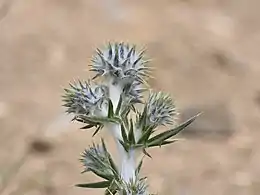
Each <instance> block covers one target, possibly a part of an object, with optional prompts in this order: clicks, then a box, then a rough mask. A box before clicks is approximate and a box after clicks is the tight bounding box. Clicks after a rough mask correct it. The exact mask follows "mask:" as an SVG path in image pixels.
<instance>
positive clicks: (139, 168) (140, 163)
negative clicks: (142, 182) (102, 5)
mask: <svg viewBox="0 0 260 195" xmlns="http://www.w3.org/2000/svg"><path fill="white" fill-rule="evenodd" d="M142 165H143V159H142V160H141V161H140V162H139V164H138V166H137V168H136V170H135V173H136V175H138V174H139V173H140V170H141V168H142Z"/></svg>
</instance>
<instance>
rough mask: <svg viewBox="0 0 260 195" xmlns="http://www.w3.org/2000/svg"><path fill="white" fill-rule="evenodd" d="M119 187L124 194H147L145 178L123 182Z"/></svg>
mask: <svg viewBox="0 0 260 195" xmlns="http://www.w3.org/2000/svg"><path fill="white" fill-rule="evenodd" d="M121 187H122V191H123V194H124V195H149V193H148V191H147V188H148V185H147V183H146V179H145V178H141V179H138V180H136V181H130V182H128V183H125V182H124V183H123V185H122V186H121Z"/></svg>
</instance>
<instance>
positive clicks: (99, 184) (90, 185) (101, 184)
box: [75, 181, 111, 188]
mask: <svg viewBox="0 0 260 195" xmlns="http://www.w3.org/2000/svg"><path fill="white" fill-rule="evenodd" d="M110 183H111V182H110V181H100V182H96V183H84V184H76V185H75V186H76V187H80V188H107V187H109V186H110Z"/></svg>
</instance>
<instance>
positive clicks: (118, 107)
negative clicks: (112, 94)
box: [115, 94, 123, 116]
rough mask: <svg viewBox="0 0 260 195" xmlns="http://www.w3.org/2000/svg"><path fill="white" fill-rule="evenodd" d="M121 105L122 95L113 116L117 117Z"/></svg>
mask: <svg viewBox="0 0 260 195" xmlns="http://www.w3.org/2000/svg"><path fill="white" fill-rule="evenodd" d="M122 103H123V97H122V94H121V95H120V98H119V101H118V104H117V107H116V112H115V115H117V116H118V115H119V112H120V110H121V106H122Z"/></svg>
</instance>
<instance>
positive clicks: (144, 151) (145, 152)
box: [143, 149, 152, 158]
mask: <svg viewBox="0 0 260 195" xmlns="http://www.w3.org/2000/svg"><path fill="white" fill-rule="evenodd" d="M143 153H144V154H145V155H146V156H148V157H150V158H152V156H151V155H150V154H149V153H148V152H147V151H146V150H145V149H143Z"/></svg>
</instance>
